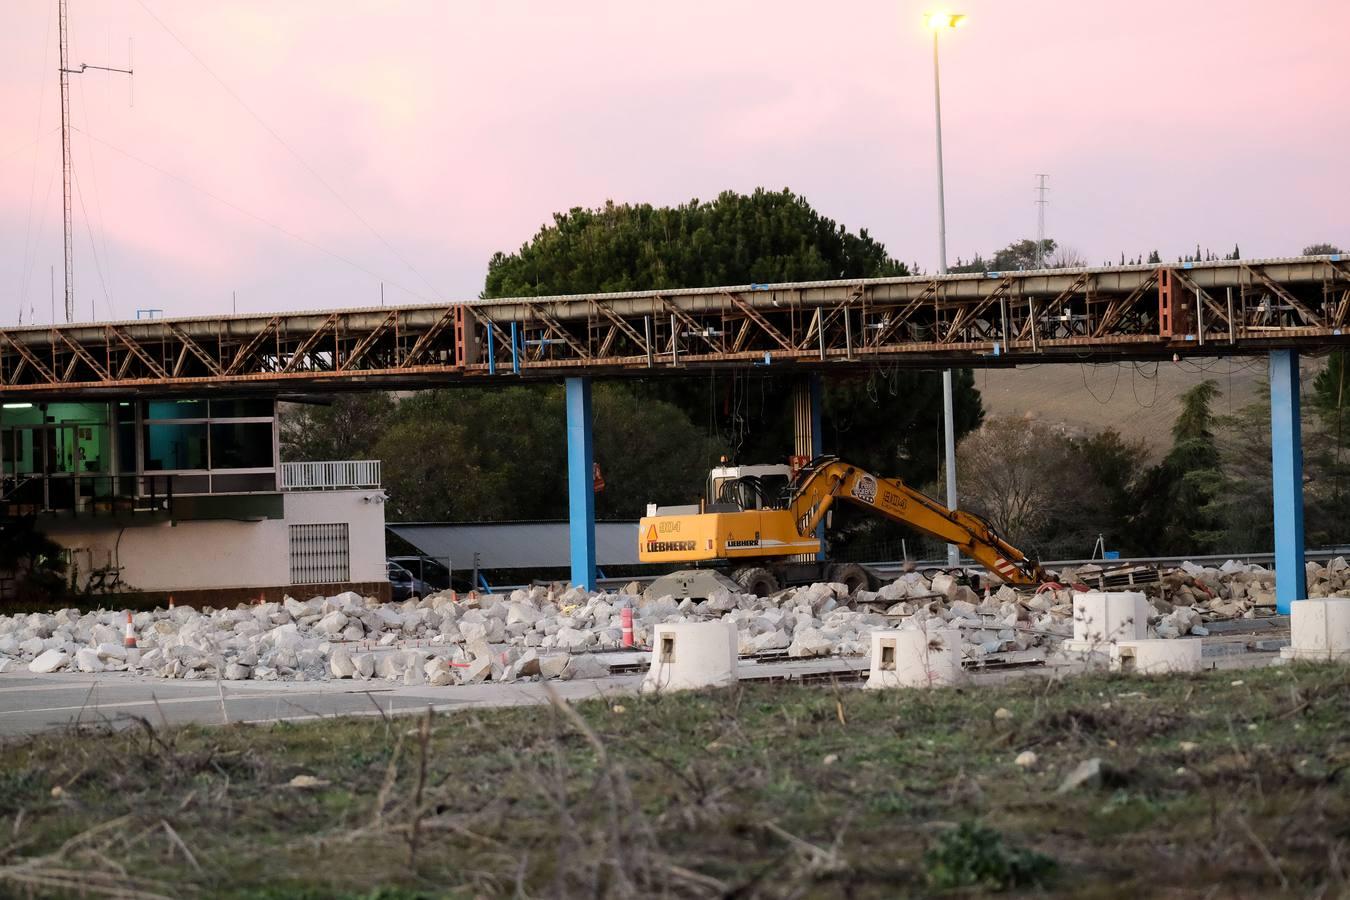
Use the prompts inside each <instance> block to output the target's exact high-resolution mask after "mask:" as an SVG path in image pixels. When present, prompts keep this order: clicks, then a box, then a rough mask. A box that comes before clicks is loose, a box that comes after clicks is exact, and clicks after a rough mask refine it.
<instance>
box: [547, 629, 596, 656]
mask: <svg viewBox="0 0 1350 900" xmlns="http://www.w3.org/2000/svg"><path fill="white" fill-rule="evenodd" d="M554 641H555V644H554V646H556V647H558V648H559V649H561V650H573V651H575V650H585V649H587V648H588V647H590V646H591V645H592V644H594V643H595V635H594V634H593V633H592V632H589V631H581V630H579V629H576V628H559V629H558V633H557V634H556V635H554Z"/></svg>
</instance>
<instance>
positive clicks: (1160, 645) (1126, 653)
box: [1111, 638, 1200, 675]
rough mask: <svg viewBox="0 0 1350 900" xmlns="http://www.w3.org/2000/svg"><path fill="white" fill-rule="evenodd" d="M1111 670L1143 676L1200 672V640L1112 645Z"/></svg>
mask: <svg viewBox="0 0 1350 900" xmlns="http://www.w3.org/2000/svg"><path fill="white" fill-rule="evenodd" d="M1111 671H1113V672H1130V673H1135V674H1139V675H1169V674H1172V673H1175V672H1198V671H1200V639H1199V638H1179V639H1174V640H1168V639H1166V638H1155V639H1153V640H1142V641H1117V642H1116V643H1114V644H1112V645H1111Z"/></svg>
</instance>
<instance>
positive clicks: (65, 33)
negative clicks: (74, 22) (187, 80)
mask: <svg viewBox="0 0 1350 900" xmlns="http://www.w3.org/2000/svg"><path fill="white" fill-rule="evenodd" d="M56 13H57V15H56V19H57V30H58V31H59V33H60V41H61V62H60V69H59V70H58V71H59V72H60V75H61V199H62V202H63V204H64V211H65V217H64V220H63V221H64V226H65V231H64V237H65V249H66V323H67V324H69V323H71V322H73V321H75V256H74V247H73V243H74V228H73V227H72V225H71V212H72V207H71V202H70V177H71V162H72V160H71V156H70V76H72V75H82V74H84V73H85V72H87V71H89V70H90V69H97V70H99V71H101V72H118V73H120V74H123V75H127V76H130V75H131V74H132V71H131V41H130V39H128V40H127V67H126V68H125V69H119V68H117V67H115V66H91V65H89V64H88V63H80V67H79V68H78V69H72V68H71V67H70V46H69V27H68V24H67V21H66V19H67V12H66V0H57V9H56Z"/></svg>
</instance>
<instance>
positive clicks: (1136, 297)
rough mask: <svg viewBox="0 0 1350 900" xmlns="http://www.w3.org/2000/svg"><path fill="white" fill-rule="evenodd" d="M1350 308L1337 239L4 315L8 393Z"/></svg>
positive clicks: (825, 361)
mask: <svg viewBox="0 0 1350 900" xmlns="http://www.w3.org/2000/svg"><path fill="white" fill-rule="evenodd" d="M1197 298H1198V299H1199V303H1198V304H1197V302H1196V300H1197ZM1347 319H1350V260H1346V259H1341V258H1339V257H1309V258H1295V259H1280V260H1237V261H1219V262H1212V263H1188V264H1178V265H1164V266H1106V267H1101V268H1089V269H1072V270H1042V271H1035V272H1003V273H991V274H989V275H978V274H977V275H945V276H939V277H936V278H934V277H931V276H924V277H903V278H876V279H863V280H858V279H853V280H849V281H831V282H810V283H800V284H775V285H749V286H735V287H719V288H700V289H692V290H661V291H647V292H625V293H612V294H589V295H581V296H566V297H530V298H519V299H502V300H469V301H464V302H462V303H435V304H424V305H418V306H402V307H394V308H376V309H350V310H325V311H322V312H297V313H271V314H266V315H248V316H227V317H200V318H181V319H155V320H144V321H137V322H118V323H111V324H97V325H92V324H83V325H82V324H72V325H64V326H58V327H56V328H51V327H46V326H44V327H40V328H36V327H35V328H8V329H0V394H3V395H4V396H7V397H8V396H23V397H24V398H33V397H63V396H66V397H68V396H78V395H80V394H81V393H90V394H106V393H109V392H122V393H126V394H145V395H155V394H169V393H192V392H200V391H202V390H207V389H210V390H221V389H230V390H240V391H255V392H265V393H276V392H278V391H287V392H304V391H306V390H325V391H326V390H334V389H341V388H343V387H351V388H353V389H356V388H367V389H368V388H372V387H388V388H401V387H419V386H426V385H434V384H446V383H455V382H473V381H478V382H480V383H481V382H483V381H485V380H489V379H496V380H498V381H500V380H503V379H513V378H522V377H523V378H550V379H556V378H560V377H568V376H575V375H595V376H605V375H622V374H625V373H663V372H669V373H672V374H679V373H681V372H685V371H689V370H706V369H710V368H716V369H749V368H751V367H755V368H756V370H760V371H762V370H763V367H765V366H768V367H774V366H788V367H795V368H797V369H801V368H813V369H824V368H828V369H830V370H831V371H846V370H849V369H861V370H865V369H866V368H867V367H869V366H875V365H879V364H885V365H887V366H892V365H907V366H913V367H925V368H928V367H932V368H936V367H946V366H995V365H1016V364H1018V363H1019V362H1028V363H1030V362H1054V361H1056V360H1064V359H1067V360H1072V361H1079V360H1082V359H1084V358H1093V359H1101V360H1110V359H1122V360H1123V359H1166V358H1170V357H1171V356H1172V355H1173V354H1175V353H1182V354H1199V353H1206V354H1213V353H1224V354H1244V353H1253V354H1254V353H1264V352H1266V351H1268V350H1270V349H1278V348H1290V349H1299V350H1302V351H1304V352H1312V353H1316V352H1321V351H1325V350H1327V349H1330V348H1334V347H1345V346H1346V345H1347V343H1350V336H1347V335H1343V334H1342V329H1343V328H1344V327H1345V325H1346V324H1347ZM513 332H514V333H515V334H516V335H517V339H516V340H515V341H513V340H512V339H511V335H512V333H513ZM489 342H491V343H492V344H493V350H494V351H496V352H495V356H494V355H493V354H490V353H488V352H487V351H488V343H489ZM489 359H495V363H494V364H492V365H489V363H488V360H489ZM508 359H509V360H510V362H511V364H504V362H505V361H506V360H508Z"/></svg>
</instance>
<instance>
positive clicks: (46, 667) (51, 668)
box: [28, 650, 70, 675]
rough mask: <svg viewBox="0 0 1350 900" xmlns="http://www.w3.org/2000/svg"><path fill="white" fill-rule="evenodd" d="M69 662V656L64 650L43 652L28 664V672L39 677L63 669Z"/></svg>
mask: <svg viewBox="0 0 1350 900" xmlns="http://www.w3.org/2000/svg"><path fill="white" fill-rule="evenodd" d="M69 662H70V654H69V653H67V652H65V651H64V650H43V651H42V652H41V653H39V654H38V655H37V658H36V659H34V660H33V661H32V662H30V663H29V664H28V671H30V672H35V673H37V674H39V675H45V674H47V673H49V672H55V671H57V670H58V669H63V668H65V666H66V664H67V663H69Z"/></svg>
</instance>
